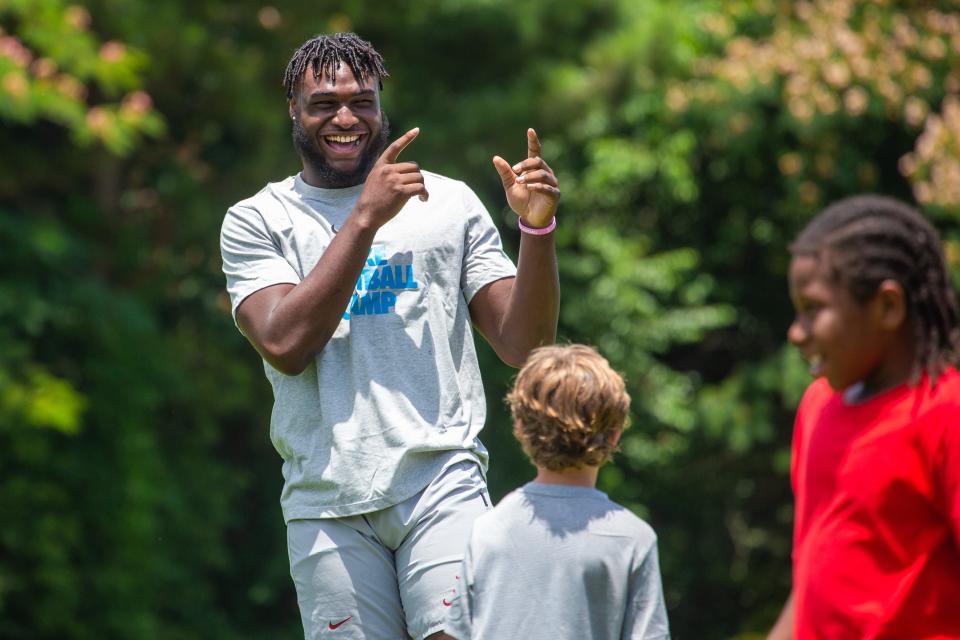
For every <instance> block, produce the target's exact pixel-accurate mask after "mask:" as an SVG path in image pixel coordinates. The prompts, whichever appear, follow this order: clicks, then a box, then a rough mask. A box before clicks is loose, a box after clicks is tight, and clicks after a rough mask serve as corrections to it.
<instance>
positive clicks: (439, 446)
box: [220, 171, 516, 522]
mask: <svg viewBox="0 0 960 640" xmlns="http://www.w3.org/2000/svg"><path fill="white" fill-rule="evenodd" d="M423 175H424V181H425V184H426V187H427V190H428V191H429V193H430V199H429V200H428V201H427V202H421V201H420V200H419V199H417V198H412V199H410V200H409V201H408V202H407V204H406V205H405V206H404V207H403V209H401V210H400V212H399V213H398V214H397V216H396V217H395V218H393V219H392V220H390V221H389V222H387V223H386V224H385V225H383V227H381V228H380V229H379V230H378V232H377V235H376V238H375V239H374V243H373V246H372V248H371V249H370V253H369V256H368V258H367V264H366V266H364V268H363V273H362V274H361V276H360V278H359V280H358V281H357V284H356V289H355V292H354V295H353V297H352V299H351V301H350V304H349V305H348V307H347V309H346V311H345V313H344V315H343V319H342V320H341V322H340V325H339V326H338V327H337V329H336V331H335V332H334V334H333V337H332V338H331V339H330V341H329V342H328V343H327V345H326V346H325V347H324V348H323V349H322V350H321V351H320V352H319V353H318V354H317V355H316V357H315V358H314V363H313V364H312V365H310V366H308V367H307V368H306V370H304V371H303V373H301V374H300V375H297V376H287V375H284V374H282V373H280V372H279V371H277V370H276V369H274V368H273V367H272V366H270V365H269V364H268V363H266V362H264V370H265V371H266V375H267V378H268V379H269V380H270V383H271V385H272V386H273V393H274V407H273V415H272V418H271V424H270V437H271V440H272V441H273V444H274V446H275V447H276V449H277V451H278V452H279V454H280V456H281V457H282V458H283V476H284V480H285V483H284V488H283V494H282V496H281V500H280V501H281V505H282V507H283V513H284V518H285V520H286V521H288V522H289V521H290V520H294V519H304V518H328V517H341V516H348V515H356V514H359V513H366V512H370V511H375V510H378V509H382V508H386V507H388V506H391V505H394V504H397V503H399V502H402V501H403V500H405V499H407V498H409V497H410V496H412V495H414V494H415V493H417V492H418V491H420V490H421V489H423V488H424V487H425V486H426V485H427V484H428V483H429V482H430V480H431V479H432V478H433V477H434V476H436V475H437V474H438V473H439V472H440V471H441V469H442V468H443V467H445V466H446V465H448V464H452V463H453V462H455V461H457V460H461V459H470V458H472V459H475V460H477V461H478V462H479V463H480V464H481V465H483V466H484V467H485V465H486V461H487V453H486V450H485V449H484V448H483V445H482V444H481V443H480V441H479V440H478V439H477V435H478V433H479V431H480V429H481V427H482V426H483V422H484V420H485V418H486V401H485V399H484V394H483V386H482V384H481V380H480V371H479V366H478V364H477V356H476V353H475V351H474V345H473V332H472V328H471V323H470V314H469V309H468V307H467V305H468V303H469V302H470V300H471V299H472V298H473V296H474V294H476V293H477V291H479V290H480V289H481V288H482V287H483V286H484V285H486V284H489V283H490V282H493V281H495V280H499V279H501V278H505V277H511V276H514V275H515V274H516V267H515V266H514V264H513V262H512V261H511V260H510V259H509V258H508V257H507V256H506V255H505V254H504V252H503V249H502V247H501V244H500V236H499V234H498V233H497V230H496V227H494V225H493V222H492V220H491V218H490V215H489V214H488V213H487V210H486V209H485V208H484V206H483V204H482V203H481V202H480V200H479V199H478V198H477V196H476V195H475V194H474V193H473V192H472V191H471V190H470V189H469V188H468V187H467V186H466V185H465V184H463V183H462V182H459V181H456V180H450V179H448V178H444V177H443V176H439V175H437V174H433V173H429V172H426V171H424V172H423ZM362 191H363V185H358V186H356V187H350V188H346V189H319V188H316V187H312V186H310V185H308V184H306V183H305V182H304V181H303V179H302V178H301V177H300V176H299V175H297V176H293V177H290V178H287V179H286V180H284V181H282V182H277V183H271V184H268V185H267V186H266V187H265V188H264V189H263V190H261V191H260V192H259V193H258V194H256V195H255V196H253V197H251V198H248V199H246V200H243V201H241V202H239V203H237V204H236V205H234V206H233V207H231V208H230V209H229V210H228V211H227V215H226V217H225V219H224V222H223V228H222V230H221V236H220V248H221V253H222V256H223V271H224V274H226V277H227V291H228V292H229V294H230V299H231V303H232V308H233V314H234V318H236V312H237V307H238V306H239V305H240V303H241V302H243V300H244V299H245V298H246V297H247V296H249V295H250V294H252V293H254V292H256V291H259V290H260V289H263V288H264V287H269V286H271V285H275V284H281V283H291V284H297V283H298V282H300V281H301V280H302V279H303V278H304V277H305V276H306V275H307V274H308V273H309V272H310V271H311V270H312V269H313V267H314V265H316V264H317V261H318V260H319V259H320V256H321V255H322V254H323V252H324V250H325V249H326V247H327V246H328V245H329V243H330V241H331V240H332V239H333V236H334V234H335V233H336V230H337V229H339V228H340V227H341V226H342V225H343V223H344V222H345V221H346V219H347V216H348V215H349V214H350V211H351V210H352V209H353V205H354V204H355V203H356V200H357V198H358V197H359V196H360V193H361V192H362Z"/></svg>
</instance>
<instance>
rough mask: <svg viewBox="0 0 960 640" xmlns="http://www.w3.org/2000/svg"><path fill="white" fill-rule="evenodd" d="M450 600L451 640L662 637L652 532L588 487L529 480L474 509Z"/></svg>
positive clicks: (663, 622) (660, 591)
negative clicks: (489, 506)
mask: <svg viewBox="0 0 960 640" xmlns="http://www.w3.org/2000/svg"><path fill="white" fill-rule="evenodd" d="M448 601H450V602H452V604H451V607H450V614H449V617H448V620H447V622H448V624H447V627H446V629H445V630H446V632H447V633H448V634H449V635H451V636H453V637H454V638H457V640H468V639H470V638H474V639H476V638H479V639H481V640H486V639H487V638H523V640H540V639H543V640H559V639H563V638H591V639H592V640H614V639H619V638H648V639H654V638H656V639H660V638H669V637H670V632H669V628H668V623H667V614H666V609H665V607H664V602H663V587H662V585H661V581H660V568H659V564H658V560H657V538H656V534H655V533H654V532H653V529H651V528H650V526H649V525H648V524H647V523H646V522H644V521H643V520H641V519H640V518H638V517H637V516H635V515H634V514H632V513H631V512H630V511H628V510H627V509H626V508H624V507H622V506H620V505H618V504H617V503H615V502H613V501H612V500H610V499H609V498H608V497H607V496H606V494H604V493H602V492H600V491H598V490H596V489H591V488H586V487H573V486H567V485H557V484H543V483H537V482H531V483H528V484H526V485H524V486H523V487H521V488H520V489H517V490H516V491H513V492H512V493H510V494H509V495H507V496H506V497H505V498H504V499H503V500H502V501H500V503H499V504H498V505H497V506H496V507H495V508H494V509H493V510H492V511H489V512H487V513H485V514H484V515H482V516H480V518H479V519H477V521H476V523H475V524H474V526H473V531H472V533H471V535H470V541H469V544H468V545H467V550H466V555H465V556H464V560H463V566H462V568H461V573H460V575H459V580H458V583H457V588H456V593H455V594H454V595H453V596H452V597H451V598H450V599H449V600H448Z"/></svg>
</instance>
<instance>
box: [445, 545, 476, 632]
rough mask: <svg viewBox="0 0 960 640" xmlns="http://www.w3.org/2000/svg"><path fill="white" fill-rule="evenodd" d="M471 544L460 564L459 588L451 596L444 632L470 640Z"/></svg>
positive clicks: (471, 608) (471, 611)
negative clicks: (451, 601) (451, 600)
mask: <svg viewBox="0 0 960 640" xmlns="http://www.w3.org/2000/svg"><path fill="white" fill-rule="evenodd" d="M472 546H473V545H472V544H468V545H467V550H466V552H465V553H464V556H463V563H462V564H461V566H460V584H461V586H460V588H459V589H457V593H456V594H455V595H454V597H453V603H452V604H451V605H450V609H449V611H448V612H447V620H446V624H445V626H444V630H443V631H444V633H446V634H447V635H448V636H451V637H453V638H456V640H470V638H471V637H472V636H471V631H470V629H471V627H472V622H473V552H472V551H471V548H472Z"/></svg>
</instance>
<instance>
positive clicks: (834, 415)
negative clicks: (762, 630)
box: [770, 196, 960, 640]
mask: <svg viewBox="0 0 960 640" xmlns="http://www.w3.org/2000/svg"><path fill="white" fill-rule="evenodd" d="M791 253H792V255H793V259H792V261H791V264H790V295H791V298H792V299H793V303H794V307H795V308H796V318H795V319H794V321H793V324H791V326H790V329H789V331H788V334H787V335H788V338H789V339H790V341H791V342H792V343H793V344H794V345H796V346H797V347H798V348H799V349H800V350H801V352H802V353H803V356H804V357H805V358H806V360H807V361H808V362H809V363H810V370H811V373H812V374H813V375H814V376H816V377H817V378H818V379H817V380H816V381H814V382H813V384H811V385H810V387H809V389H808V390H807V392H806V394H805V395H804V398H803V400H802V401H801V403H800V407H799V409H798V411H797V418H796V424H795V429H794V438H793V464H792V473H791V477H792V481H793V488H794V493H795V495H796V511H795V522H794V550H793V590H792V592H791V594H790V597H789V599H788V600H787V604H786V606H785V607H784V610H783V613H782V614H781V615H780V619H779V620H778V621H777V624H776V625H775V626H774V629H773V630H772V632H771V634H770V638H775V639H777V640H779V639H782V638H829V639H831V640H833V639H844V638H858V639H859V638H960V374H958V373H957V371H956V370H955V369H954V366H955V365H956V363H957V360H958V354H960V320H958V317H960V314H958V308H957V301H956V297H955V295H954V292H953V289H952V288H951V285H950V281H949V278H948V275H947V270H946V265H945V261H944V258H943V252H942V249H941V246H940V240H939V237H938V236H937V233H936V231H935V229H934V228H933V226H932V225H931V224H930V223H929V222H928V221H927V220H926V219H925V218H923V216H921V215H920V214H919V213H918V212H917V211H915V210H914V209H912V208H911V207H908V206H906V205H905V204H903V203H900V202H898V201H896V200H893V199H890V198H885V197H880V196H857V197H854V198H848V199H846V200H842V201H840V202H838V203H836V204H834V205H832V206H830V207H828V208H827V209H826V210H824V211H823V212H822V213H820V214H819V215H818V216H817V217H816V218H814V219H813V221H811V223H810V224H809V225H808V226H807V227H806V229H805V230H804V231H803V232H802V233H801V234H800V236H799V237H798V238H797V240H796V242H795V243H794V244H793V246H792V247H791Z"/></svg>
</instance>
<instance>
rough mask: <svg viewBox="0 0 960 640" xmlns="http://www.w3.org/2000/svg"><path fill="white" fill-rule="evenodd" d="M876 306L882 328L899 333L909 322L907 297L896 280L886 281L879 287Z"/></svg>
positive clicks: (875, 296) (875, 300) (875, 299)
mask: <svg viewBox="0 0 960 640" xmlns="http://www.w3.org/2000/svg"><path fill="white" fill-rule="evenodd" d="M874 304H875V307H874V308H875V309H876V313H877V314H878V320H879V321H880V326H881V327H883V328H884V329H887V330H888V331H898V330H899V329H900V327H902V326H903V324H904V323H905V322H906V321H907V296H906V294H905V293H904V291H903V287H902V286H901V285H900V283H899V282H897V281H896V280H884V281H883V282H881V283H880V286H879V287H877V293H876V294H875V295H874Z"/></svg>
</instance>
